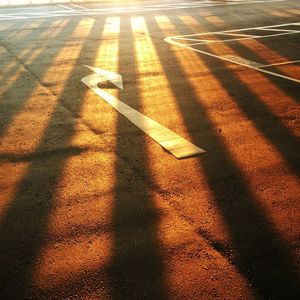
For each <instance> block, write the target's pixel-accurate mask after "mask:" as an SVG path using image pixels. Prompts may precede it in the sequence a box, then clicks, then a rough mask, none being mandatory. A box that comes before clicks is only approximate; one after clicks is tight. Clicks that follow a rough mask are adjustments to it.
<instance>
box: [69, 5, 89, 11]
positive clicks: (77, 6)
mask: <svg viewBox="0 0 300 300" xmlns="http://www.w3.org/2000/svg"><path fill="white" fill-rule="evenodd" d="M70 5H72V6H74V7H76V8H79V9H81V10H88V9H87V8H85V7H83V6H81V5H78V4H70Z"/></svg>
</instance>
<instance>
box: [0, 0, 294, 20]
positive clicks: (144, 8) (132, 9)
mask: <svg viewBox="0 0 300 300" xmlns="http://www.w3.org/2000/svg"><path fill="white" fill-rule="evenodd" d="M285 1H288V0H249V1H233V0H229V1H222V2H212V1H198V2H179V3H166V4H153V5H141V6H123V7H122V6H121V7H106V8H91V9H89V8H86V7H83V6H81V5H77V4H68V6H67V5H64V4H57V6H59V7H61V8H63V9H64V10H63V11H61V10H60V11H41V12H36V13H35V14H28V13H16V14H11V13H10V14H9V15H16V16H18V17H17V18H16V19H37V18H53V17H58V16H61V17H64V16H66V17H72V16H78V14H82V15H84V16H89V15H103V14H105V15H107V14H115V13H120V14H123V13H136V12H148V11H149V12H151V11H163V10H175V9H189V8H201V7H217V6H225V5H226V6H228V5H245V4H252V3H266V2H285ZM71 5H72V6H73V8H72V7H70V6H71ZM75 7H78V8H80V10H77V9H75ZM20 16H21V17H20ZM11 19H12V18H7V19H5V14H2V16H1V20H2V21H4V20H7V21H9V20H11Z"/></svg>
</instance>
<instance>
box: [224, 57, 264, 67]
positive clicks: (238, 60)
mask: <svg viewBox="0 0 300 300" xmlns="http://www.w3.org/2000/svg"><path fill="white" fill-rule="evenodd" d="M221 57H223V58H225V59H229V60H230V61H232V62H235V63H236V64H243V65H247V66H252V67H256V68H261V67H263V66H264V65H263V64H260V63H258V62H256V61H252V60H248V59H245V58H242V57H239V56H235V55H222V56H221Z"/></svg>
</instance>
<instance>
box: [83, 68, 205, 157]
mask: <svg viewBox="0 0 300 300" xmlns="http://www.w3.org/2000/svg"><path fill="white" fill-rule="evenodd" d="M86 67H87V68H89V69H90V70H92V71H94V72H95V73H96V74H93V75H88V76H85V77H84V78H82V79H81V81H82V82H83V83H84V84H85V85H87V86H88V87H89V88H90V89H91V90H93V91H94V92H95V93H96V94H97V95H98V96H100V97H101V98H102V99H103V100H105V101H106V102H107V103H108V104H110V105H111V106H112V107H113V108H115V109H116V110H117V111H118V112H119V113H121V114H122V115H123V116H125V117H126V118H127V119H128V120H130V121H131V122H132V123H133V124H135V125H136V126H137V127H139V128H140V129H141V130H142V131H144V132H145V133H146V134H148V135H149V136H150V137H151V138H152V139H154V140H155V141H156V142H157V143H158V144H160V145H161V146H162V147H163V148H165V149H166V150H168V151H169V152H170V153H172V154H173V155H174V156H175V157H176V158H184V157H189V156H193V155H196V154H199V153H205V150H203V149H201V148H199V147H197V146H195V145H194V144H192V143H190V142H189V141H187V140H186V139H184V138H182V137H181V136H179V135H177V134H176V133H174V132H173V131H171V130H170V129H168V128H166V127H164V126H162V125H160V124H159V123H157V122H156V121H154V120H152V119H150V118H148V117H147V116H145V115H143V114H142V113H140V112H138V111H137V110H135V109H133V108H132V107H130V106H128V105H127V104H125V103H124V102H122V101H121V100H118V99H117V98H115V97H113V96H112V95H110V94H108V93H107V92H105V91H103V90H102V89H100V88H99V87H98V84H99V83H100V82H105V81H110V82H111V83H113V84H114V85H116V86H117V87H119V88H121V89H123V82H122V76H121V75H120V74H116V73H113V72H109V71H106V70H102V69H99V68H95V67H90V66H86Z"/></svg>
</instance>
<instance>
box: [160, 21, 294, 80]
mask: <svg viewBox="0 0 300 300" xmlns="http://www.w3.org/2000/svg"><path fill="white" fill-rule="evenodd" d="M288 26H295V27H299V30H294V29H293V30H289V29H286V28H284V27H288ZM271 29H276V32H277V33H272V34H268V33H266V31H268V30H269V31H273V32H274V30H271ZM253 30H261V32H264V31H265V32H264V33H263V35H255V36H253V35H251V34H250V35H247V36H245V37H236V38H235V39H231V38H230V39H224V40H201V37H205V36H212V35H218V34H219V33H223V34H227V33H239V32H242V33H243V34H244V33H245V32H247V31H253ZM291 34H300V22H297V23H285V24H279V25H270V26H263V27H248V28H242V29H234V30H228V31H216V32H205V33H196V34H188V35H181V36H173V37H172V36H170V37H167V38H165V39H164V40H165V42H167V43H169V44H173V45H177V46H180V47H183V48H186V49H190V50H193V51H195V52H198V53H201V54H205V55H208V56H211V57H214V58H217V59H221V60H224V61H227V62H231V63H234V64H237V65H240V66H244V67H247V68H250V69H253V70H256V71H259V72H262V73H265V74H268V75H272V76H276V77H279V78H282V79H286V80H289V81H293V82H296V83H300V80H299V79H296V78H293V77H290V76H286V75H283V74H280V73H276V72H272V71H269V70H265V69H264V68H266V67H271V66H276V64H270V65H269V64H267V65H264V64H259V63H257V62H253V61H250V60H247V59H244V58H242V57H237V56H233V55H217V54H213V53H211V52H208V51H205V50H200V49H198V48H195V47H193V46H196V45H197V46H198V45H205V44H211V43H228V42H233V41H236V42H238V41H241V40H245V39H262V38H270V37H278V36H281V35H291ZM185 39H186V40H187V41H190V40H191V39H193V40H197V39H198V40H199V43H194V44H188V43H184V40H185ZM293 62H298V60H294V61H291V62H286V64H288V63H293Z"/></svg>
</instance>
